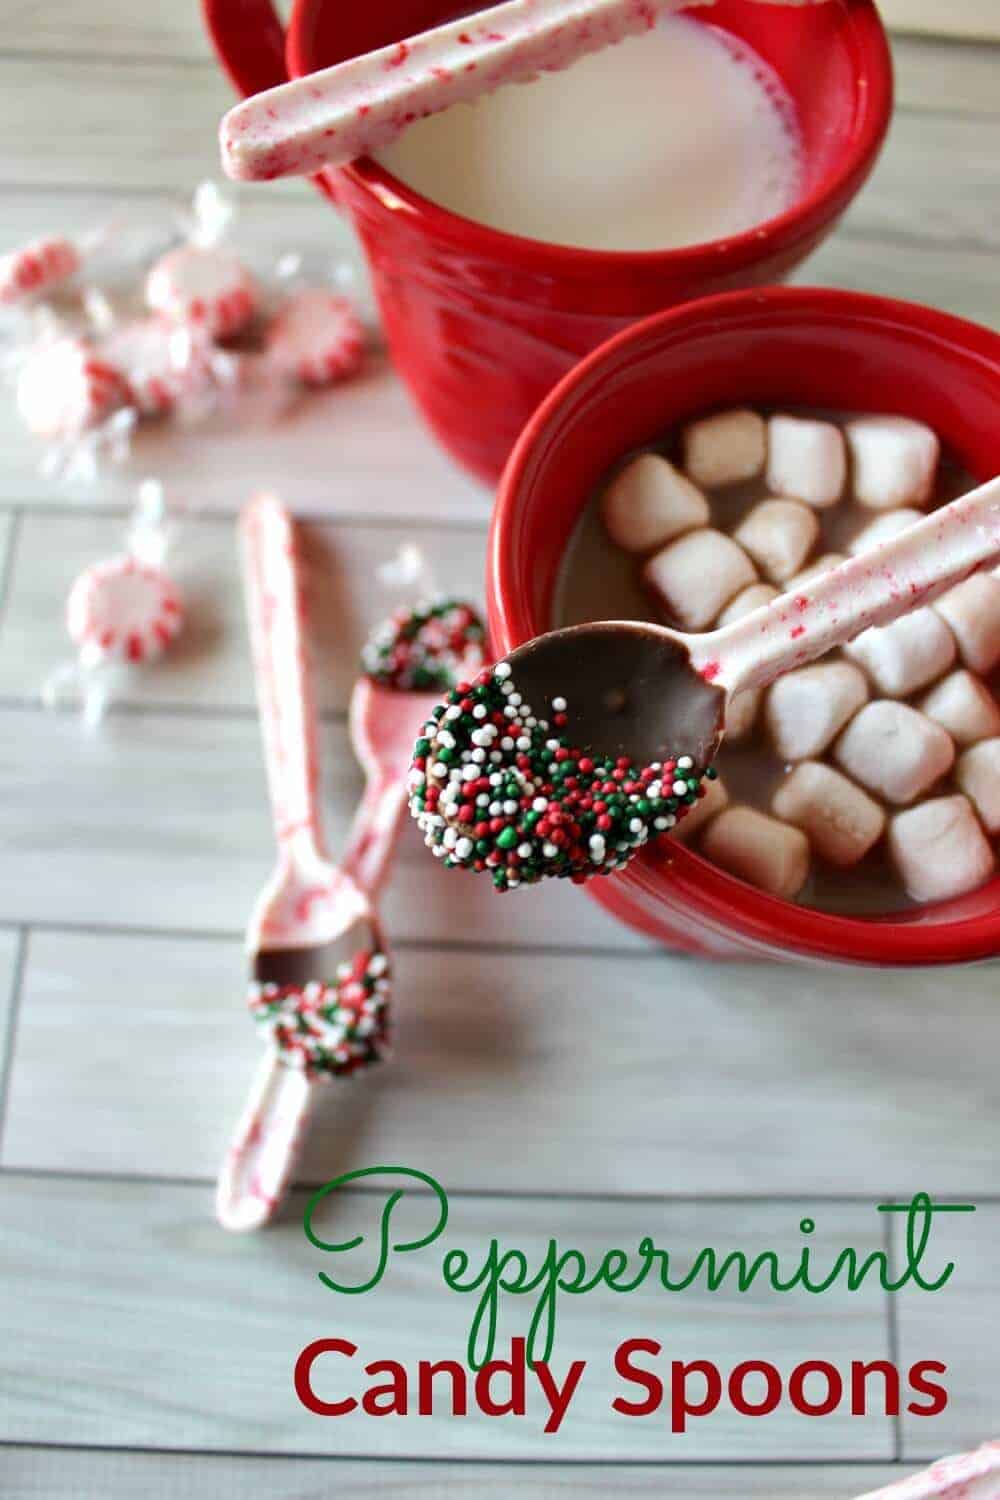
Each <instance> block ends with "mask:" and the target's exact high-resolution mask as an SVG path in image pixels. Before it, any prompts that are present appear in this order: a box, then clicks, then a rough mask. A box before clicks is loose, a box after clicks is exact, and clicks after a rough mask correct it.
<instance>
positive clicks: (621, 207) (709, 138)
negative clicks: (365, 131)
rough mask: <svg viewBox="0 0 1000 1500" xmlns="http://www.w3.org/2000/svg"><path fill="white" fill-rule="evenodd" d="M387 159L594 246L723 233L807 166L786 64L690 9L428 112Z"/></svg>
mask: <svg viewBox="0 0 1000 1500" xmlns="http://www.w3.org/2000/svg"><path fill="white" fill-rule="evenodd" d="M378 159H379V161H380V162H381V163H382V165H383V166H385V167H386V168H387V169H388V170H389V171H390V172H393V173H394V174H395V175H396V176H397V177H399V178H401V179H402V180H403V181H404V182H405V183H407V184H408V185H409V186H410V187H411V188H413V189H415V191H417V192H419V193H421V194H422V195H423V196H424V197H426V198H430V199H431V200H432V201H433V202H435V203H438V204H440V205H441V206H442V207H444V208H447V209H450V210H451V211H452V212H453V213H457V214H461V215H463V216H464V217H466V218H469V219H475V220H476V221H478V222H479V223H480V224H486V225H488V226H489V227H491V228H493V229H499V230H502V231H505V232H506V233H508V234H517V235H525V236H527V237H529V238H532V239H538V240H547V241H549V242H550V243H553V244H560V245H572V246H578V247H583V248H586V249H590V250H664V249H673V248H676V247H679V246H683V245H697V244H704V243H705V242H706V241H709V240H719V239H725V238H726V237H728V236H730V235H734V234H739V233H741V232H743V231H745V230H748V229H752V228H753V227H754V226H755V225H758V224H762V223H764V222H765V221H766V220H768V219H771V218H774V217H775V216H776V215H777V214H780V213H782V212H783V211H784V210H785V209H787V208H789V207H791V205H792V204H793V203H794V201H795V199H796V197H797V195H798V192H799V188H800V182H801V175H802V165H801V150H800V144H799V139H798V132H797V126H796V121H795V112H794V107H793V105H792V102H791V100H790V99H789V97H788V95H787V93H786V91H785V89H784V86H783V84H782V83H781V81H780V80H779V79H778V77H777V75H776V74H775V73H774V72H773V70H772V69H771V68H769V67H768V66H767V65H766V64H765V63H764V62H763V61H762V60H761V59H760V58H759V57H758V56H757V54H756V53H755V52H753V51H752V50H751V49H750V48H749V47H748V46H747V45H746V44H745V43H743V42H741V41H740V40H738V39H737V38H734V37H732V36H730V35H729V34H728V33H726V32H723V31H720V30H718V29H716V28H714V27H712V26H709V25H703V24H701V23H700V22H697V21H693V20H690V19H688V18H687V17H685V16H668V17H665V18H664V19H662V20H661V21H660V22H658V24H657V25H656V26H655V27H654V29H653V30H652V32H650V33H649V34H647V35H644V36H641V37H633V38H631V39H629V40H628V41H625V42H622V43H620V44H619V45H618V46H615V47H609V48H606V49H605V50H604V51H602V52H599V53H596V54H593V55H591V56H589V57H585V58H583V59H582V60H581V61H580V62H578V63H576V64H575V65H574V66H573V67H571V68H568V69H566V70H564V71H562V72H558V73H547V74H543V75H542V76H541V77H540V78H538V79H537V80H536V81H535V82H534V83H531V84H528V85H526V86H524V85H522V86H520V87H513V86H512V87H507V88H502V89H499V90H498V91H497V92H496V93H494V94H491V95H490V96H488V97H487V98H485V99H481V100H479V101H478V102H476V103H475V104H462V105H457V106H456V107H455V108H453V109H451V110H448V111H446V112H445V113H444V114H440V115H435V116H433V117H432V118H430V119H428V120H424V121H422V122H421V123H420V124H418V125H415V126H413V127H412V128H411V129H410V130H408V131H407V132H406V133H405V134H404V135H403V136H402V137H401V138H400V139H399V141H397V142H396V143H394V144H393V145H392V146H390V147H388V148H387V149H386V150H384V151H382V152H380V153H379V156H378Z"/></svg>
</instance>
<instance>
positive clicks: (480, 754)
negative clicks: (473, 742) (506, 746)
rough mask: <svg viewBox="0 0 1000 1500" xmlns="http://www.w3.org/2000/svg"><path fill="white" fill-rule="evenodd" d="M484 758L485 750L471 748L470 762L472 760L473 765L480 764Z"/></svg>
mask: <svg viewBox="0 0 1000 1500" xmlns="http://www.w3.org/2000/svg"><path fill="white" fill-rule="evenodd" d="M485 759H486V751H485V750H473V752H472V762H473V764H474V765H477V766H481V765H482V763H483V761H484V760H485Z"/></svg>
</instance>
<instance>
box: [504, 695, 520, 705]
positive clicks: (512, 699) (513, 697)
mask: <svg viewBox="0 0 1000 1500" xmlns="http://www.w3.org/2000/svg"><path fill="white" fill-rule="evenodd" d="M507 702H508V703H513V704H515V705H516V704H518V703H523V702H524V699H523V698H522V697H521V694H520V693H511V695H510V697H509V698H508V699H507Z"/></svg>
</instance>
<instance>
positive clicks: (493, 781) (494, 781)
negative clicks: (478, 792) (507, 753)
mask: <svg viewBox="0 0 1000 1500" xmlns="http://www.w3.org/2000/svg"><path fill="white" fill-rule="evenodd" d="M493 753H494V755H495V754H496V751H494V752H493ZM490 758H491V759H492V756H491V757H490ZM502 781H503V776H502V775H501V774H500V772H499V771H491V772H490V786H499V785H500V783H501V782H502Z"/></svg>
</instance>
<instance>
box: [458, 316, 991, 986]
mask: <svg viewBox="0 0 1000 1500" xmlns="http://www.w3.org/2000/svg"><path fill="white" fill-rule="evenodd" d="M743 404H749V405H759V406H768V405H780V406H784V405H789V406H812V407H820V408H822V407H826V408H832V409H834V410H838V409H839V410H847V409H850V408H854V409H855V410H860V411H870V412H877V411H892V412H898V413H902V414H904V415H906V416H912V417H916V418H918V419H920V420H922V421H924V422H927V423H929V424H930V425H931V426H932V427H934V428H935V429H936V430H937V431H938V432H939V433H940V435H941V438H942V441H943V443H944V445H945V447H946V448H947V449H948V450H950V452H951V453H952V455H953V456H954V457H955V458H956V459H957V460H958V461H959V462H960V463H961V464H963V465H964V466H965V468H966V469H967V470H968V471H969V473H971V474H972V475H973V476H974V477H975V478H976V479H980V480H985V479H988V478H990V477H991V476H992V475H994V474H997V473H1000V336H998V335H997V334H996V333H993V332H990V331H989V330H988V329H985V328H980V327H978V326H977V325H975V324H973V323H967V322H964V321H962V320H961V319H959V318H953V317H949V316H948V315H946V314H944V313H940V312H935V311H933V310H932V309H930V308H925V307H918V306H916V305H914V304H912V303H906V302H894V301H891V300H889V299H887V298H884V297H871V296H865V295H863V294H861V293H858V292H841V291H820V290H813V289H810V288H786V287H768V288H763V289H760V290H758V291H742V292H733V293H729V294H727V295H724V296H720V297H707V298H705V299H703V300H701V301H698V302H691V303H688V304H686V305H685V306H683V307H678V308H674V309H672V310H671V311H668V312H665V313H661V314H659V315H658V316H656V317H652V318H648V319H646V321H645V322H642V323H639V324H636V325H635V326H634V327H632V328H629V329H626V331H625V332H624V333H621V334H619V335H618V336H617V337H616V338H614V339H612V340H610V342H608V343H607V344H605V345H604V346H603V347H602V348H601V349H598V350H597V351H596V352H595V353H593V354H591V355H590V356H589V358H587V359H586V360H584V361H583V363H582V364H580V365H578V366H577V367H576V369H575V370H573V371H572V373H571V374H570V375H569V376H567V377H566V379H565V380H563V381H562V382H561V384H560V385H559V386H557V387H556V389H555V390H554V391H553V392H552V393H551V394H550V395H549V396H548V397H547V398H546V400H545V401H544V402H543V404H542V405H541V406H540V407H539V409H538V411H537V412H536V413H535V415H534V416H533V417H532V419H531V420H530V422H529V423H528V425H527V427H526V428H525V431H524V433H523V434H522V436H521V438H520V440H519V441H518V443H517V446H516V448H515V449H514V452H513V454H512V455H511V458H510V462H509V463H508V465H507V468H506V470H505V472H504V475H503V478H502V480H501V482H500V490H499V494H498V498H497V503H496V508H495V510H494V513H493V522H492V529H491V532H490V548H489V565H488V575H487V601H488V605H489V619H490V630H491V637H492V641H493V645H494V648H495V650H496V652H497V654H498V655H501V654H503V653H505V652H507V651H510V650H512V649H513V648H514V647H515V646H518V645H520V644H522V643H523V642H524V641H526V640H530V639H531V637H532V636H535V635H538V634H540V633H541V632H543V631H545V630H548V629H550V628H551V627H552V624H553V619H552V598H553V591H554V587H555V584H556V580H557V575H558V570H559V567H560V563H561V561H562V558H563V555H564V553H565V550H566V545H567V542H568V541H569V538H570V536H571V534H572V532H573V529H574V527H575V525H576V522H577V519H578V517H579V515H580V513H581V511H582V509H583V507H584V506H585V505H586V503H587V501H588V499H589V498H590V496H591V495H592V494H593V491H594V486H595V484H596V482H597V481H598V480H599V478H600V476H601V475H602V474H603V473H605V472H606V471H607V470H608V469H609V468H610V467H611V466H612V465H613V464H614V463H616V462H617V461H618V460H619V459H621V458H622V457H623V455H625V454H627V453H629V452H630V451H632V450H633V449H635V448H637V447H640V446H642V445H643V444H646V443H648V442H650V441H651V440H654V439H658V438H661V437H662V435H663V433H664V432H665V431H666V430H667V429H668V428H670V427H672V426H673V425H674V424H675V423H678V422H682V421H685V420H687V419H688V418H690V417H693V416H695V415H697V414H699V413H702V412H706V411H710V410H711V409H712V408H713V407H714V408H718V407H726V406H734V405H743ZM586 890H587V891H588V892H589V893H590V894H591V895H592V896H593V897H594V898H595V899H596V900H597V901H599V902H600V904H601V905H602V906H604V907H606V908H607V910H608V911H610V912H612V913H613V914H614V915H615V916H616V917H620V918H621V919H622V920H623V921H626V922H628V923H630V924H631V925H632V926H634V927H637V928H639V929H640V930H641V931H642V932H645V933H647V934H648V935H649V936H651V937H654V938H658V939H659V940H660V941H662V942H664V943H666V944H668V945H669V946H671V947H674V948H680V949H683V950H685V951H687V952H694V953H702V954H707V955H710V956H713V957H734V956H735V957H738V956H743V957H747V956H753V955H756V956H766V957H771V958H789V957H793V956H794V957H807V958H817V959H820V958H821V959H832V960H837V961H840V962H854V963H869V964H878V965H886V964H918V963H953V962H959V961H962V960H971V959H983V958H989V957H994V956H996V955H997V954H998V953H1000V877H997V878H995V879H994V880H992V881H991V882H990V884H989V885H986V886H984V887H983V888H982V889H980V890H978V891H974V892H973V893H972V894H970V895H968V896H963V897H961V898H959V899H958V900H955V901H945V902H941V903H939V904H937V905H934V906H926V907H921V908H918V909H914V910H912V911H909V912H906V913H904V914H897V915H896V916H894V917H892V918H875V919H868V920H859V919H856V918H847V917H836V916H829V915H827V914H826V913H823V912H818V911H813V910H810V909H809V908H806V907H801V906H796V905H794V904H792V903H791V902H788V901H782V900H779V899H777V898H775V897H773V896H768V895H765V894H764V893H763V892H761V891H758V890H755V889H754V888H753V887H751V886H749V885H745V884H744V883H743V882H742V881H739V880H736V879H734V878H733V877H732V876H729V875H726V874H725V873H723V871H721V870H719V869H717V868H716V867H715V866H713V865H710V864H709V863H708V862H707V861H706V860H704V859H702V858H701V857H700V856H699V855H697V854H695V853H694V852H693V851H691V850H689V849H686V848H684V847H683V846H682V845H680V844H673V845H671V847H670V851H669V854H663V853H659V852H657V851H651V852H649V853H644V854H641V855H639V856H638V857H637V858H636V859H635V860H634V861H633V862H632V864H631V865H629V866H628V867H627V868H626V869H625V870H623V871H622V872H621V873H620V874H617V875H613V876H608V877H606V878H603V877H602V878H601V879H597V880H592V881H590V882H589V883H588V885H587V886H586ZM510 899H511V900H516V899H517V897H516V896H515V897H511V898H510Z"/></svg>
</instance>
